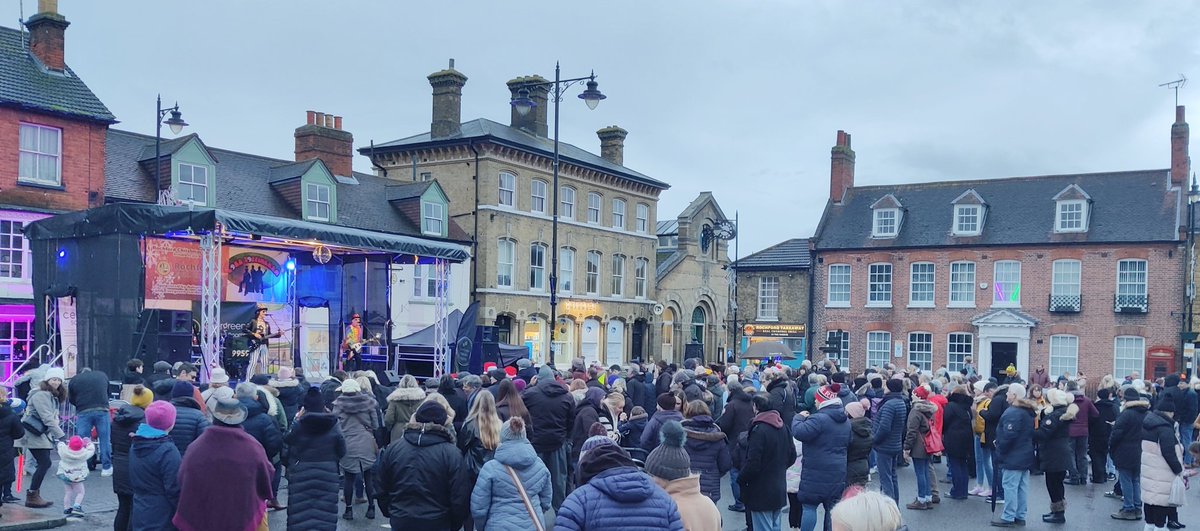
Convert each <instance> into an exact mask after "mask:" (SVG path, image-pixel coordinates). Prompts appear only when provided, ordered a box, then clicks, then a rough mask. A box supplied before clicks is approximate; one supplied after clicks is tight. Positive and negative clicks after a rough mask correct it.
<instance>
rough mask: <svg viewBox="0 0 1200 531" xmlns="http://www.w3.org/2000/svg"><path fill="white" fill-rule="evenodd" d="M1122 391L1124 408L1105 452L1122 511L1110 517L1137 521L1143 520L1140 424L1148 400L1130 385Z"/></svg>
mask: <svg viewBox="0 0 1200 531" xmlns="http://www.w3.org/2000/svg"><path fill="white" fill-rule="evenodd" d="M1122 393H1123V395H1122V396H1123V398H1124V399H1125V404H1124V409H1123V410H1122V411H1121V413H1120V414H1119V415H1117V420H1116V422H1114V423H1113V427H1112V433H1111V434H1110V435H1109V438H1108V452H1109V455H1111V456H1112V461H1113V466H1115V467H1116V468H1117V482H1118V486H1120V487H1121V489H1120V490H1121V510H1120V511H1117V512H1115V513H1113V514H1112V515H1111V516H1112V518H1114V519H1116V520H1130V521H1137V520H1141V519H1142V509H1141V506H1142V488H1141V472H1142V424H1143V422H1144V421H1145V419H1146V412H1147V411H1149V409H1150V402H1149V401H1148V400H1144V399H1143V398H1142V396H1141V395H1140V394H1138V391H1137V389H1134V388H1133V387H1126V388H1125V390H1124V391H1122Z"/></svg>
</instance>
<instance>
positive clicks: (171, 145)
mask: <svg viewBox="0 0 1200 531" xmlns="http://www.w3.org/2000/svg"><path fill="white" fill-rule="evenodd" d="M193 138H200V135H197V134H196V133H188V134H186V135H183V136H180V137H175V138H164V139H162V141H160V142H159V143H158V155H159V156H160V157H169V156H171V155H174V154H175V152H176V151H179V148H182V147H183V146H185V145H187V143H188V141H189V140H191V139H193ZM150 139H151V140H154V137H150ZM147 160H154V142H150V143H149V144H148V145H146V146H144V147H142V152H141V154H139V155H138V159H137V161H138V162H143V161H147Z"/></svg>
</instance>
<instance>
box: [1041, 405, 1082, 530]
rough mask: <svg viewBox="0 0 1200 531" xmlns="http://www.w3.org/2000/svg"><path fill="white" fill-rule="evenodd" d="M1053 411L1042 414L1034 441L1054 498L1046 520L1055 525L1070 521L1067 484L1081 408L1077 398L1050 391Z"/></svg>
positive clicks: (1047, 483) (1048, 486) (1047, 410)
mask: <svg viewBox="0 0 1200 531" xmlns="http://www.w3.org/2000/svg"><path fill="white" fill-rule="evenodd" d="M1044 395H1045V397H1046V401H1047V402H1048V403H1049V409H1043V410H1042V411H1041V417H1040V418H1039V420H1038V427H1037V430H1036V431H1035V432H1034V434H1033V437H1034V440H1035V441H1037V443H1038V448H1039V449H1040V450H1041V454H1040V455H1039V457H1040V460H1041V470H1042V471H1043V472H1045V473H1046V492H1047V493H1048V494H1049V495H1050V514H1047V515H1044V516H1042V521H1043V522H1046V523H1051V524H1061V523H1065V522H1066V518H1065V516H1064V514H1065V512H1066V507H1067V498H1066V490H1065V489H1064V488H1063V481H1064V479H1065V478H1066V475H1067V469H1068V468H1069V467H1070V463H1071V435H1070V429H1071V424H1072V423H1073V422H1074V421H1075V418H1076V416H1078V415H1079V406H1077V405H1075V404H1073V403H1072V399H1073V397H1072V396H1071V395H1070V394H1069V393H1066V392H1063V391H1059V390H1058V389H1054V388H1051V389H1047V390H1046V391H1045V393H1044Z"/></svg>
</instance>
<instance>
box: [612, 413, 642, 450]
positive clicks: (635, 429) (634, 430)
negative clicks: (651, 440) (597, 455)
mask: <svg viewBox="0 0 1200 531" xmlns="http://www.w3.org/2000/svg"><path fill="white" fill-rule="evenodd" d="M649 419H650V416H649V415H647V414H646V409H645V408H643V407H642V406H633V412H632V413H630V415H629V418H628V419H626V420H625V422H622V423H621V426H620V428H618V430H619V431H620V433H621V446H622V447H624V448H638V445H639V444H641V442H642V432H644V431H645V430H646V422H647V421H648V420H649Z"/></svg>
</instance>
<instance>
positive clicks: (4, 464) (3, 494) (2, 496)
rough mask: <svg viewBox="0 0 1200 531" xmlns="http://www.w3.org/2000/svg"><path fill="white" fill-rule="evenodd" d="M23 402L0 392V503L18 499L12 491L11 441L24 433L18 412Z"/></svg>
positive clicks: (14, 468)
mask: <svg viewBox="0 0 1200 531" xmlns="http://www.w3.org/2000/svg"><path fill="white" fill-rule="evenodd" d="M23 403H24V401H23V400H21V399H20V398H15V397H14V398H8V397H6V396H3V395H2V394H0V505H3V504H5V503H13V502H16V501H19V500H18V499H17V497H16V496H13V491H12V487H13V485H12V484H13V482H15V481H16V480H17V470H16V467H15V466H14V463H15V462H16V457H17V452H16V450H15V449H14V448H13V443H14V442H16V441H17V440H18V439H20V438H21V437H23V436H24V435H25V427H24V426H22V425H21V414H20V413H19V412H18V408H19V407H20V406H22V405H23Z"/></svg>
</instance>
